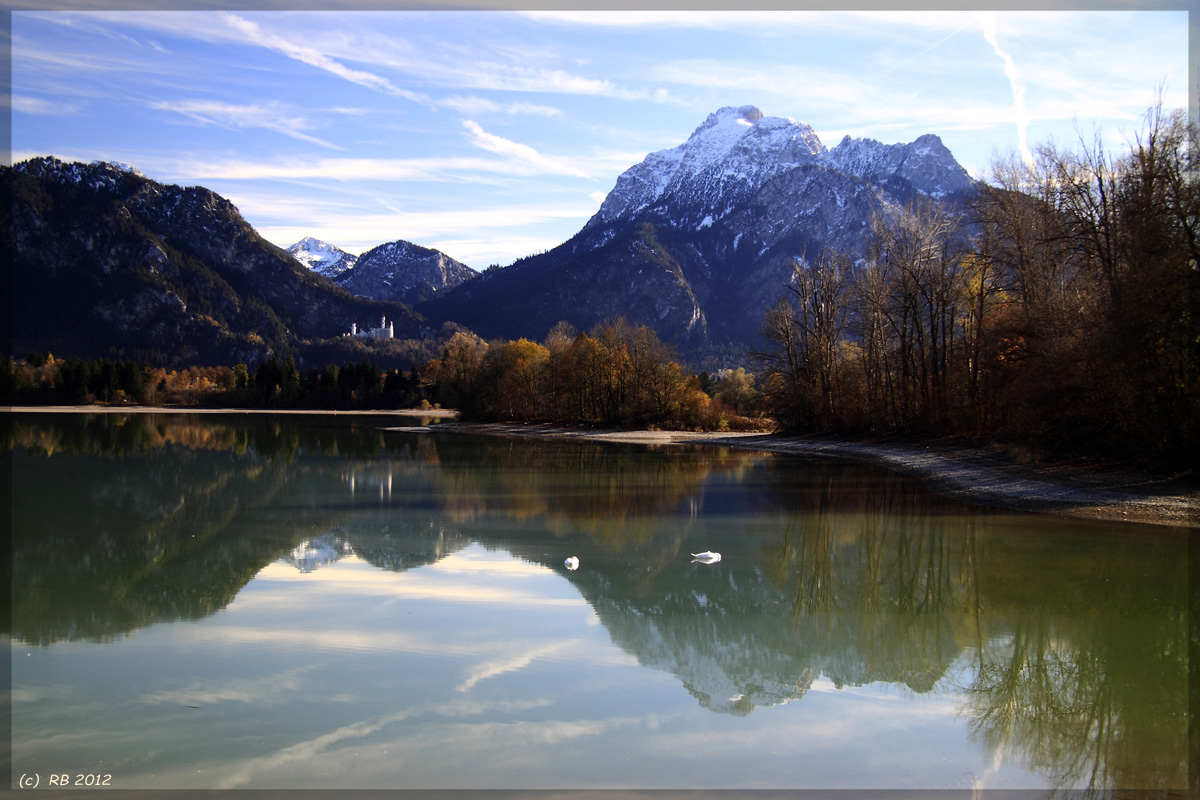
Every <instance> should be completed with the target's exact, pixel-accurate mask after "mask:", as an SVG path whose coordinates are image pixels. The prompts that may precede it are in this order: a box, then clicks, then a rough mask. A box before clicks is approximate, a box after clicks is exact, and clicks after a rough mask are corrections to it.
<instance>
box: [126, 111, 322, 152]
mask: <svg viewBox="0 0 1200 800" xmlns="http://www.w3.org/2000/svg"><path fill="white" fill-rule="evenodd" d="M150 107H151V108H155V109H158V110H159V111H172V112H175V113H177V114H182V115H184V116H186V117H190V118H191V119H194V120H196V121H197V122H203V123H205V124H209V125H218V126H220V127H225V128H263V129H265V130H269V131H274V132H275V133H279V134H283V135H284V136H290V137H292V138H293V139H299V140H301V141H304V142H308V143H310V144H315V145H319V146H321V147H326V148H329V149H332V150H344V149H345V148H343V147H340V146H338V145H336V144H333V143H332V142H329V141H326V140H324V139H320V138H317V137H316V136H310V135H308V134H306V133H303V132H302V131H303V129H305V128H309V127H311V125H310V123H309V121H308V119H307V118H306V117H304V116H301V115H298V114H294V113H292V114H289V113H286V112H284V111H282V110H281V109H280V107H279V106H278V104H274V103H271V104H249V105H236V104H233V103H221V102H216V101H211V100H162V101H158V102H154V103H151V104H150Z"/></svg>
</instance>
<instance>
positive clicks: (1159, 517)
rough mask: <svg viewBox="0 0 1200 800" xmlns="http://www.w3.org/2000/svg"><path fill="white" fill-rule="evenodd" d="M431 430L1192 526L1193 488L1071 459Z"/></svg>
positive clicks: (756, 435) (760, 439) (763, 437)
mask: <svg viewBox="0 0 1200 800" xmlns="http://www.w3.org/2000/svg"><path fill="white" fill-rule="evenodd" d="M437 430H438V431H443V432H449V433H475V434H481V435H489V436H516V437H541V438H552V439H579V440H585V441H595V442H614V443H625V444H644V445H654V446H678V445H706V446H717V447H732V448H738V449H743V450H759V451H764V452H771V453H781V454H791V455H801V456H815V457H820V458H837V459H842V460H849V461H858V462H866V463H872V464H877V465H879V466H883V467H886V468H888V469H894V470H897V471H899V472H904V473H906V474H909V475H912V476H914V477H916V478H918V479H920V480H921V481H923V482H924V483H925V484H926V485H928V486H929V487H930V488H931V489H933V490H934V491H936V492H938V493H939V494H942V495H944V496H947V497H951V498H954V499H957V500H962V501H964V502H967V503H971V504H973V505H982V506H991V507H997V508H1007V509H1011V510H1016V511H1032V512H1038V513H1049V514H1058V515H1062V516H1069V517H1078V518H1082V519H1096V520H1107V521H1118V522H1138V523H1147V524H1154V525H1167V526H1171V527H1184V528H1187V527H1200V485H1196V484H1195V483H1194V482H1189V481H1185V480H1182V479H1177V478H1165V477H1162V476H1152V475H1146V474H1142V473H1139V472H1136V471H1134V470H1129V469H1125V468H1117V469H1115V470H1114V469H1106V468H1104V467H1102V466H1101V467H1098V466H1095V465H1083V464H1079V463H1077V462H1064V463H1053V464H1043V465H1032V466H1031V465H1023V464H1018V463H1016V462H1015V461H1013V460H1011V459H1009V458H1006V457H1005V456H1002V455H1000V454H998V453H994V452H991V451H989V450H985V449H982V448H978V447H969V446H961V445H948V444H942V443H936V442H932V443H929V444H926V445H916V444H900V443H896V442H892V441H885V440H838V439H833V438H821V437H817V436H785V435H780V434H775V433H762V432H735V433H730V432H719V433H701V432H692V431H611V430H609V431H605V430H600V431H593V430H577V429H572V428H562V427H554V426H549V425H506V424H503V423H482V424H479V423H463V422H454V423H449V424H442V425H438V426H437Z"/></svg>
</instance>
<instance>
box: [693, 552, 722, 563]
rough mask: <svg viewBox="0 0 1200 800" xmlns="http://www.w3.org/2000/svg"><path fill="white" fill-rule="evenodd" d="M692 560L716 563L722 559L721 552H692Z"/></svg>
mask: <svg viewBox="0 0 1200 800" xmlns="http://www.w3.org/2000/svg"><path fill="white" fill-rule="evenodd" d="M692 560H693V561H699V562H700V563H702V564H715V563H717V562H718V561H720V560H721V554H720V553H714V552H713V551H712V550H705V551H704V552H703V553H692Z"/></svg>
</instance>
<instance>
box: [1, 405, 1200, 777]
mask: <svg viewBox="0 0 1200 800" xmlns="http://www.w3.org/2000/svg"><path fill="white" fill-rule="evenodd" d="M0 419H2V420H3V422H4V430H5V431H6V433H7V436H8V439H9V449H10V450H11V454H12V459H11V463H12V484H13V487H12V488H13V494H12V523H13V528H12V533H13V545H12V559H13V581H12V583H13V616H12V622H11V629H10V630H9V631H8V634H9V635H10V637H11V641H12V647H11V652H12V719H13V723H12V731H13V733H12V759H13V760H12V772H13V781H14V788H15V787H16V783H17V781H18V780H19V779H20V778H21V777H22V776H27V780H28V779H30V778H31V776H34V775H36V776H39V780H40V781H41V782H42V787H43V788H44V787H45V786H46V785H47V783H48V782H49V780H50V779H51V777H52V776H62V775H69V776H70V780H71V782H74V781H75V779H76V776H99V777H98V778H91V779H89V778H86V777H85V778H84V780H93V781H101V780H102V781H104V782H105V783H107V785H108V786H110V787H113V788H117V789H131V788H234V787H238V788H285V787H296V788H317V787H339V788H340V787H344V788H351V787H354V788H398V787H405V788H446V789H451V788H592V789H598V788H645V789H649V788H673V789H682V788H693V787H694V788H723V787H728V788H773V789H789V788H830V789H836V788H891V789H906V788H920V789H971V788H1002V789H1003V788H1008V789H1019V788H1037V789H1054V788H1089V787H1090V788H1096V789H1102V788H1128V789H1184V788H1186V786H1187V775H1188V763H1187V751H1188V748H1187V736H1188V730H1187V727H1188V717H1187V696H1188V695H1187V692H1188V600H1187V591H1188V575H1187V546H1188V545H1187V537H1188V534H1187V532H1185V531H1180V530H1172V529H1160V528H1156V527H1149V526H1137V525H1117V524H1106V523H1097V522H1083V521H1071V520H1067V519H1062V518H1057V517H1051V516H1043V515H1034V514H1019V513H1011V512H998V511H991V510H986V509H980V508H973V507H968V506H964V505H961V504H958V503H955V502H952V501H949V500H946V499H944V498H941V497H939V496H936V495H934V494H931V493H930V492H928V491H926V490H925V489H924V488H923V486H922V485H921V484H920V483H918V482H916V481H914V480H912V479H909V478H907V477H905V476H903V475H898V474H896V473H892V472H888V471H885V470H882V469H878V468H874V467H868V466H858V465H851V464H845V463H839V462H833V461H821V460H808V459H803V458H798V457H791V456H780V455H770V454H761V453H752V452H745V451H736V450H722V449H718V448H711V447H708V448H687V447H669V448H662V449H651V448H648V447H639V446H630V445H613V444H589V443H580V442H553V441H516V440H508V439H499V438H474V437H468V436H464V435H458V434H449V433H439V432H437V431H436V428H435V429H434V430H433V431H432V432H425V431H422V432H404V431H398V430H382V429H380V427H379V426H381V425H385V424H395V423H391V422H384V421H382V420H381V418H379V417H317V416H312V417H309V416H287V417H283V416H266V415H238V416H233V415H230V416H213V415H204V416H199V415H186V414H178V415H129V416H124V415H94V416H88V415H82V414H66V415H35V414H5V415H3V417H0ZM704 550H712V551H717V552H719V553H721V554H722V559H721V560H720V561H719V562H718V563H715V564H703V563H697V562H694V561H693V559H692V557H691V555H690V554H691V553H696V552H700V551H704ZM568 556H576V557H578V558H579V561H580V565H579V568H578V569H577V570H575V571H571V570H568V569H567V568H566V567H565V566H564V565H563V561H564V559H565V558H567V557H568ZM106 776H107V777H106Z"/></svg>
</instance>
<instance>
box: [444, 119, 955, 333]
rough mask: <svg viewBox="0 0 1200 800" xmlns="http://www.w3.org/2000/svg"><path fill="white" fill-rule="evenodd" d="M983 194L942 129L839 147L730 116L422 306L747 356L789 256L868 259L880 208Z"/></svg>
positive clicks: (524, 329) (450, 315) (505, 325)
mask: <svg viewBox="0 0 1200 800" xmlns="http://www.w3.org/2000/svg"><path fill="white" fill-rule="evenodd" d="M972 185H973V183H972V180H971V178H970V176H969V175H968V174H967V173H966V171H965V170H963V168H962V167H961V166H960V165H959V164H958V163H957V162H956V161H955V160H954V158H953V156H952V155H951V154H950V152H949V151H948V150H947V149H946V148H945V146H944V145H943V144H942V142H941V140H940V139H938V137H936V136H933V135H926V136H922V137H920V138H918V139H917V140H916V141H914V142H911V143H908V144H893V145H884V144H881V143H879V142H876V141H873V140H870V139H850V138H849V137H847V138H846V139H844V140H843V141H842V142H841V143H840V144H839V145H838V146H837V147H835V148H833V149H832V150H830V149H827V148H826V147H825V146H824V145H823V144H822V143H821V141H820V139H819V138H818V137H817V135H816V133H815V132H814V131H813V129H812V128H811V127H809V126H808V125H806V124H804V123H801V122H796V121H794V120H789V119H783V118H780V117H768V116H764V115H763V113H762V112H761V111H760V110H759V109H757V108H755V107H753V106H742V107H740V108H723V109H721V110H719V111H717V112H715V113H713V114H711V115H709V117H708V118H707V119H706V120H705V121H704V123H703V124H701V125H700V126H699V127H698V128H697V129H696V130H695V132H694V133H693V134H692V135H691V137H689V138H688V140H687V141H686V142H684V143H682V144H680V145H679V146H677V147H674V148H671V149H668V150H662V151H659V152H656V153H651V154H650V155H648V156H647V157H646V159H645V160H644V161H642V162H641V163H640V164H636V165H634V166H633V167H631V168H630V169H628V170H626V171H625V172H624V173H623V174H622V175H621V176H620V177H619V178H618V179H617V182H616V185H615V186H614V188H613V190H612V191H611V192H610V193H609V195H608V197H607V198H606V199H605V201H604V203H603V204H602V205H601V207H600V210H599V211H598V212H597V213H596V215H595V216H594V217H592V219H591V220H589V221H588V223H587V224H586V225H585V226H584V227H583V229H582V230H580V232H579V233H578V234H576V235H575V236H574V237H572V238H571V239H570V240H569V241H567V242H566V243H564V244H562V245H560V246H559V247H557V248H555V249H554V250H551V251H549V252H548V253H544V254H542V255H539V256H534V257H531V258H527V259H522V260H520V261H517V262H516V263H514V264H513V265H512V266H510V267H507V268H505V269H502V270H493V271H489V272H488V273H486V274H485V275H484V277H483V278H482V279H481V280H479V281H477V282H474V283H472V284H469V285H467V286H464V287H461V288H459V289H457V290H455V291H452V292H449V293H448V294H447V295H445V296H444V297H440V298H437V299H435V300H434V301H432V302H428V303H426V304H424V305H422V306H421V310H423V311H424V312H426V313H427V314H429V315H430V316H431V317H433V318H435V319H439V318H440V319H453V320H455V321H457V322H460V323H462V324H464V325H468V326H470V327H472V328H474V329H476V330H477V331H478V332H479V333H480V334H482V335H484V336H509V337H514V336H534V337H540V336H542V335H544V334H545V332H546V330H547V329H548V328H549V327H550V326H551V325H553V324H554V323H555V322H557V321H558V320H560V319H565V320H568V321H570V322H571V323H573V324H574V325H576V326H577V327H579V328H583V329H587V328H589V327H591V326H592V325H593V324H595V323H597V322H600V321H602V320H604V319H605V318H608V317H613V316H625V317H627V318H629V319H630V320H631V321H633V322H635V323H639V324H646V325H649V326H650V327H652V328H654V329H655V330H656V331H657V332H658V334H659V335H660V336H661V337H662V338H663V339H664V340H666V341H669V342H673V343H675V344H676V345H679V346H680V347H681V349H682V350H684V351H685V353H692V354H698V355H703V354H704V353H706V352H707V353H711V352H713V351H714V350H724V351H727V352H735V353H737V352H740V353H744V352H745V350H746V349H747V348H749V347H754V346H757V345H758V344H759V342H758V331H759V329H760V328H761V326H762V322H763V317H764V314H765V312H766V309H767V308H768V307H769V306H770V305H771V304H772V303H774V302H775V300H776V299H777V298H778V297H779V296H780V295H781V294H782V293H783V291H784V288H783V286H784V283H785V282H786V281H787V280H788V278H789V275H790V264H791V263H792V262H793V260H804V259H808V260H813V259H815V258H816V257H817V256H818V255H819V253H820V252H821V251H822V250H824V249H826V248H833V249H837V250H841V251H845V252H848V253H851V254H853V255H860V254H861V253H862V248H863V244H864V240H865V234H866V232H867V229H868V224H869V221H870V218H871V215H872V214H873V213H875V212H876V211H878V210H880V209H882V208H884V207H886V206H889V205H901V204H904V203H906V202H908V201H910V200H912V199H914V198H916V197H927V198H930V199H932V200H935V201H939V202H955V201H956V200H957V199H959V198H961V197H963V196H964V195H965V194H966V193H968V192H970V191H971V187H972ZM635 243H637V244H635ZM668 273H669V274H670V276H671V278H670V279H669V280H667V279H666V277H665V276H666V275H667V274H668ZM568 287H569V288H568Z"/></svg>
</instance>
